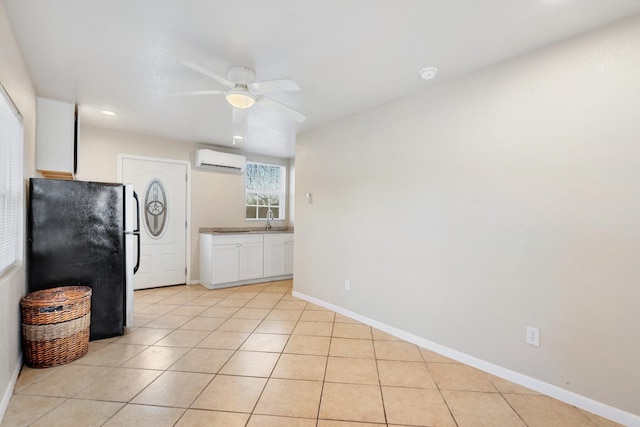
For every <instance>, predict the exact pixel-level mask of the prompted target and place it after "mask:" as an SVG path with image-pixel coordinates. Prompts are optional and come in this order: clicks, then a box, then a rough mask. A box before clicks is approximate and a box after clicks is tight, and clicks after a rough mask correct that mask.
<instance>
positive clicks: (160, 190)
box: [144, 179, 167, 239]
mask: <svg viewBox="0 0 640 427" xmlns="http://www.w3.org/2000/svg"><path fill="white" fill-rule="evenodd" d="M144 223H145V225H146V227H147V231H148V232H149V234H150V235H151V237H153V238H155V239H157V238H159V237H160V236H161V235H162V233H163V232H164V228H165V226H166V225H167V193H166V192H165V191H164V186H163V185H162V183H161V182H160V180H158V179H153V180H152V181H151V182H150V183H149V185H148V186H147V191H146V192H145V196H144Z"/></svg>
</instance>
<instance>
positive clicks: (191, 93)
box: [169, 90, 225, 96]
mask: <svg viewBox="0 0 640 427" xmlns="http://www.w3.org/2000/svg"><path fill="white" fill-rule="evenodd" d="M224 93H225V92H224V91H223V90H192V91H189V92H173V93H170V94H169V95H170V96H200V95H224Z"/></svg>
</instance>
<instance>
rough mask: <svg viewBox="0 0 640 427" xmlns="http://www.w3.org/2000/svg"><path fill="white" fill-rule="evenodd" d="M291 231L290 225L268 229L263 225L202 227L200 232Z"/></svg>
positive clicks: (265, 232)
mask: <svg viewBox="0 0 640 427" xmlns="http://www.w3.org/2000/svg"><path fill="white" fill-rule="evenodd" d="M276 233H293V228H291V227H272V228H271V229H270V230H269V231H267V230H265V229H264V227H244V228H242V227H235V228H234V227H202V228H200V234H276Z"/></svg>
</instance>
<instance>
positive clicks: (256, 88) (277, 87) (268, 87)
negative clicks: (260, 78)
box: [248, 79, 300, 95]
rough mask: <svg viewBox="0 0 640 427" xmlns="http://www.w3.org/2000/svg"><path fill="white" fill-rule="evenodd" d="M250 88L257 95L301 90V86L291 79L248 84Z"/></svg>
mask: <svg viewBox="0 0 640 427" xmlns="http://www.w3.org/2000/svg"><path fill="white" fill-rule="evenodd" d="M248 87H249V90H250V91H251V92H252V93H253V94H256V95H259V94H262V93H268V92H287V91H294V90H300V86H298V84H297V83H296V82H294V81H293V80H291V79H279V80H267V81H265V82H255V83H251V84H250V85H248Z"/></svg>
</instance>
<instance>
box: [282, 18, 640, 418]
mask: <svg viewBox="0 0 640 427" xmlns="http://www.w3.org/2000/svg"><path fill="white" fill-rule="evenodd" d="M638 28H640V16H635V17H633V18H631V19H627V20H625V21H623V22H620V23H618V24H616V25H613V26H609V27H606V28H603V29H601V30H599V31H595V32H591V33H588V34H586V35H583V36H581V37H578V38H575V39H572V40H569V41H566V42H563V43H560V44H557V45H554V46H550V47H548V48H546V49H543V50H540V51H538V52H534V53H532V54H530V55H526V56H523V57H521V58H517V59H515V60H513V61H510V62H507V63H503V64H498V65H496V66H494V67H492V68H490V69H486V70H484V71H483V72H480V73H478V74H476V75H473V76H469V77H466V78H462V79H458V80H456V81H451V82H448V83H444V84H440V85H436V86H433V87H431V88H429V89H426V90H424V91H422V92H420V93H416V94H414V95H411V96H407V97H405V98H403V99H400V100H398V101H396V102H392V103H390V104H387V105H384V106H381V107H379V108H376V109H373V110H370V111H367V112H364V113H362V114H358V115H355V116H353V117H350V118H348V119H345V120H342V121H339V122H336V123H333V124H330V125H327V126H325V127H323V128H321V129H318V130H314V131H311V132H308V133H305V134H303V135H299V136H298V142H297V145H296V165H297V176H296V237H295V240H296V242H295V251H296V252H295V260H296V261H295V262H296V264H295V283H294V290H295V291H296V292H299V293H301V294H303V295H308V296H310V297H313V298H317V299H319V300H322V301H325V302H327V303H329V304H333V305H335V306H338V307H341V308H343V309H345V310H349V311H351V312H354V313H357V314H359V315H361V316H366V317H368V318H371V319H375V320H376V321H379V322H382V323H383V324H386V325H389V326H392V327H395V328H398V329H400V330H402V331H405V332H407V333H410V334H414V335H416V336H418V337H421V338H424V339H426V340H430V341H432V342H435V343H437V344H440V345H443V346H446V347H448V348H450V349H454V350H457V351H460V352H462V353H465V354H467V355H470V356H473V357H475V358H478V359H481V360H484V361H487V362H490V363H492V364H495V365H498V366H500V367H503V368H506V369H509V370H513V371H516V372H518V373H521V374H524V375H526V376H529V377H533V378H535V379H538V380H540V381H543V382H545V383H548V384H551V385H554V386H557V387H561V388H562V389H565V390H568V391H571V392H575V393H577V394H579V395H582V396H586V397H588V398H590V399H593V400H595V401H598V402H602V403H604V404H606V405H610V406H612V407H615V408H619V409H622V410H623V411H627V412H629V413H632V414H637V415H640V399H639V398H638V396H640V367H639V365H638V361H640V344H639V343H640V327H639V325H640V308H639V307H640V285H639V282H638V280H639V278H640V261H639V260H638V256H639V254H640V226H639V223H640V119H639V118H640V78H639V74H638V72H639V71H638V70H640V31H638ZM442 73H446V70H442ZM307 192H310V193H312V194H313V203H312V204H310V205H308V204H306V203H304V194H305V193H307ZM345 279H350V280H351V291H350V292H347V291H345V290H344V280H345ZM528 325H530V326H535V327H539V328H540V333H541V345H540V347H539V348H535V347H532V346H530V345H527V344H525V328H526V326H528Z"/></svg>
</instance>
